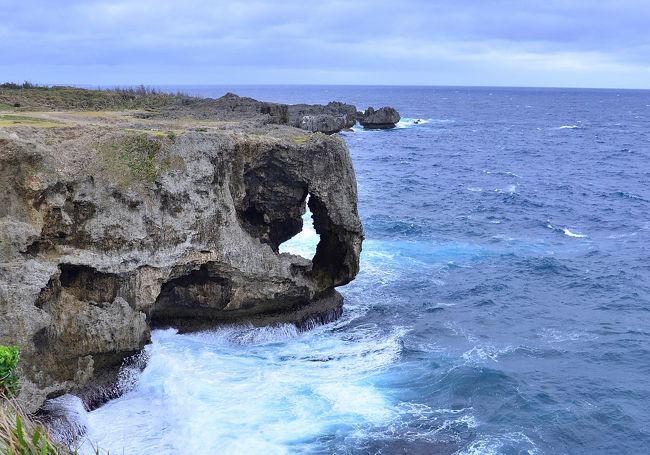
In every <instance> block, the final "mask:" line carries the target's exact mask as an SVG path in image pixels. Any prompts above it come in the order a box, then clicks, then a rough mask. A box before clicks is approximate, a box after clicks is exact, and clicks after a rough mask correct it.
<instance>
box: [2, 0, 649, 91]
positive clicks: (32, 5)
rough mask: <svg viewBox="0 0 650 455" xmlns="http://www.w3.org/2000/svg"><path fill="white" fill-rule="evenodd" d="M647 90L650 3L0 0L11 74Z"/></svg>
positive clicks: (14, 77)
mask: <svg viewBox="0 0 650 455" xmlns="http://www.w3.org/2000/svg"><path fill="white" fill-rule="evenodd" d="M24 80H29V81H32V82H35V83H43V84H88V85H135V84H145V85H161V84H162V85H182V84H187V85H202V84H361V85H481V86H486V85H489V86H535V87H616V88H650V0H539V1H527V0H494V1H490V0H483V1H481V0H454V1H441V0H429V1H427V0H393V1H382V0H345V1H338V0H332V1H328V0H321V1H311V0H286V1H282V0H276V1H270V0H269V1H256V0H247V1H221V0H214V1H199V0H183V1H172V0H131V1H123V0H117V1H105V0H103V1H98V0H83V1H76V0H71V1H67V0H53V1H45V0H22V1H21V0H0V81H15V82H22V81H24Z"/></svg>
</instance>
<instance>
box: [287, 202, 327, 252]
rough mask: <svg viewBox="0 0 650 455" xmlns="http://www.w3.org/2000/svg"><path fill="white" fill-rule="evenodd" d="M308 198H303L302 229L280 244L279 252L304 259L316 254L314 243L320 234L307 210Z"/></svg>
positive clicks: (309, 211)
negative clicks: (304, 208)
mask: <svg viewBox="0 0 650 455" xmlns="http://www.w3.org/2000/svg"><path fill="white" fill-rule="evenodd" d="M309 198H310V195H309V194H308V195H307V198H306V199H305V206H306V208H307V210H306V211H305V213H304V215H303V216H302V230H301V231H300V232H299V233H298V234H296V235H294V236H293V237H292V238H290V239H289V240H287V241H286V242H284V243H281V244H280V253H291V254H297V255H298V256H302V257H304V258H305V259H312V258H313V257H314V256H315V255H316V245H318V242H320V236H319V235H318V233H317V232H316V229H315V228H314V217H313V214H312V213H311V210H309Z"/></svg>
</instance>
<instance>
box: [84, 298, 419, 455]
mask: <svg viewBox="0 0 650 455" xmlns="http://www.w3.org/2000/svg"><path fill="white" fill-rule="evenodd" d="M351 303H352V305H351V306H352V307H354V302H351ZM346 311H347V310H346ZM346 323H349V319H348V320H347V321H346V320H345V318H343V320H342V321H339V324H346ZM336 327H337V326H336V324H332V325H330V326H328V327H320V328H318V329H316V330H313V331H310V332H307V333H303V334H300V333H298V332H297V331H296V330H295V328H293V327H292V326H289V325H285V326H280V327H271V328H268V327H267V328H259V329H255V328H252V327H249V326H231V327H224V328H220V329H217V330H214V331H210V332H204V333H199V334H187V335H182V334H178V333H177V332H176V331H175V330H161V331H155V332H154V333H153V344H152V345H150V346H148V347H147V351H148V352H149V356H150V360H149V363H148V365H147V367H146V368H145V370H144V371H143V372H142V374H141V376H140V380H139V383H138V386H137V388H136V389H135V390H133V391H131V392H128V393H127V394H125V395H124V396H122V397H121V398H118V399H117V400H114V401H112V402H110V403H108V404H107V405H105V406H103V407H101V408H99V409H98V410H96V411H93V412H91V413H89V415H88V428H89V433H88V442H87V443H86V444H85V445H84V447H83V448H82V453H94V452H93V449H92V447H91V445H90V443H91V442H93V443H96V444H97V445H98V446H99V447H100V449H101V450H110V452H111V453H122V452H124V453H138V454H145V455H146V454H175V453H193V454H212V453H222V454H236V453H247V454H257V453H259V454H285V453H290V452H294V451H296V450H297V451H301V450H302V449H301V447H302V448H305V447H307V446H303V445H302V444H307V445H308V444H309V441H310V440H312V441H313V440H315V439H316V438H318V437H319V436H320V435H322V434H326V433H327V432H328V431H329V429H330V428H332V426H336V425H347V426H350V427H354V426H357V425H369V426H376V425H381V426H384V425H388V424H389V422H390V421H391V419H394V418H399V413H397V412H396V411H395V410H394V409H393V404H392V403H391V400H390V399H389V398H388V397H386V396H385V395H384V394H383V392H382V391H381V390H379V389H377V388H376V386H375V385H373V383H372V381H370V380H369V378H371V377H372V375H374V374H377V373H378V372H380V371H382V370H383V369H385V368H386V367H388V366H390V365H392V364H393V363H394V362H395V361H396V360H397V359H398V358H399V355H400V351H401V341H400V340H401V339H402V337H403V336H404V335H405V333H406V332H405V330H404V329H401V328H395V329H394V330H393V331H392V332H390V333H385V332H384V331H383V330H382V329H381V328H380V327H378V326H376V325H374V324H365V325H363V326H358V327H351V328H348V329H347V330H345V331H338V330H336Z"/></svg>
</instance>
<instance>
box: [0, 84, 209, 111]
mask: <svg viewBox="0 0 650 455" xmlns="http://www.w3.org/2000/svg"><path fill="white" fill-rule="evenodd" d="M197 100H198V98H195V97H191V96H188V95H183V94H180V93H178V94H168V93H162V92H160V91H157V90H155V89H149V88H146V87H144V86H140V87H136V88H122V89H121V88H116V89H110V90H107V89H101V90H100V89H97V90H89V89H84V88H78V87H65V86H40V85H33V84H30V83H28V82H26V83H24V84H20V85H19V84H14V83H4V84H0V111H3V110H4V111H6V110H17V111H35V110H36V111H65V110H90V111H93V110H94V111H96V110H124V109H156V108H161V107H165V106H174V105H178V106H183V105H191V104H193V103H195V102H196V101H197Z"/></svg>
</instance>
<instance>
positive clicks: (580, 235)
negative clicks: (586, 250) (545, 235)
mask: <svg viewBox="0 0 650 455" xmlns="http://www.w3.org/2000/svg"><path fill="white" fill-rule="evenodd" d="M562 232H564V235H568V236H569V237H576V238H584V237H587V236H586V235H584V234H578V233H576V232H571V231H570V230H569V228H566V227H565V228H562Z"/></svg>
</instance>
